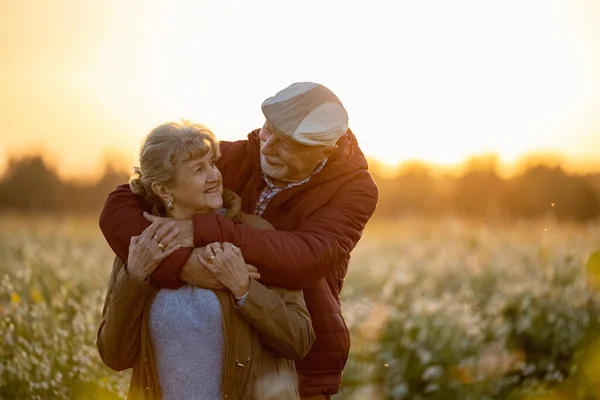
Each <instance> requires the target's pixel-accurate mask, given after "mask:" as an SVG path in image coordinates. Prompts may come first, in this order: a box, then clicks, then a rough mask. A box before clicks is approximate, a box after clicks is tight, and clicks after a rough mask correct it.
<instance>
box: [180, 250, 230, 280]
mask: <svg viewBox="0 0 600 400" xmlns="http://www.w3.org/2000/svg"><path fill="white" fill-rule="evenodd" d="M206 254H207V250H206V247H198V248H196V249H194V251H193V252H192V255H191V256H190V258H189V259H188V260H187V262H186V263H185V265H184V266H183V269H182V270H181V274H180V275H179V278H181V280H182V281H184V282H187V283H189V284H190V285H192V286H196V287H199V288H203V289H210V290H224V289H225V286H223V285H222V284H221V283H220V282H219V281H218V280H217V278H215V276H214V275H213V273H212V272H210V271H209V270H208V269H207V268H205V267H204V266H203V265H202V264H200V262H199V261H198V258H199V257H202V258H204V257H209V256H207V255H206Z"/></svg>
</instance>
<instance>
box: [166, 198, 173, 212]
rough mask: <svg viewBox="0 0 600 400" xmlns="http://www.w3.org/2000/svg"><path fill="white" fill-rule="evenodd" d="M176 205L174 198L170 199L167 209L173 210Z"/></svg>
mask: <svg viewBox="0 0 600 400" xmlns="http://www.w3.org/2000/svg"><path fill="white" fill-rule="evenodd" d="M174 208H175V207H173V200H169V202H168V203H167V210H169V211H173V209H174Z"/></svg>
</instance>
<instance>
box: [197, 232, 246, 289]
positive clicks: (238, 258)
mask: <svg viewBox="0 0 600 400" xmlns="http://www.w3.org/2000/svg"><path fill="white" fill-rule="evenodd" d="M207 248H208V249H207V251H210V255H209V256H208V259H205V258H204V257H202V256H200V255H198V256H197V259H198V261H199V262H200V264H202V265H203V266H204V267H206V269H208V270H209V271H210V272H212V273H213V274H214V276H215V278H217V280H218V281H219V282H221V284H223V286H225V287H226V288H227V289H229V290H230V291H231V292H232V293H233V294H234V295H235V296H236V297H242V296H243V295H244V294H246V293H247V292H248V290H249V288H250V279H251V272H249V270H250V269H256V268H254V267H252V266H248V267H247V266H246V262H245V261H244V257H243V256H242V252H241V251H240V249H239V248H237V247H235V246H234V245H232V244H231V243H223V245H221V244H220V243H211V244H210V245H209V246H207Z"/></svg>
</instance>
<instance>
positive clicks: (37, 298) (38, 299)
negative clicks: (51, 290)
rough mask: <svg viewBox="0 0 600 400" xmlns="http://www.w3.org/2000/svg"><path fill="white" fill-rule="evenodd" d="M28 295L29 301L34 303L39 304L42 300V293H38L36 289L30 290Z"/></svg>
mask: <svg viewBox="0 0 600 400" xmlns="http://www.w3.org/2000/svg"><path fill="white" fill-rule="evenodd" d="M30 295H31V300H33V301H34V302H35V303H41V302H42V301H43V300H44V296H43V295H42V292H40V291H39V290H37V289H31V292H30Z"/></svg>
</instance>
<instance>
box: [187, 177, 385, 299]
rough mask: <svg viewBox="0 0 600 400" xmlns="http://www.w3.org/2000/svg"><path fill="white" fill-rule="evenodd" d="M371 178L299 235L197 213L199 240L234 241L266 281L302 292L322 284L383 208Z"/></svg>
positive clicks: (344, 193)
mask: <svg viewBox="0 0 600 400" xmlns="http://www.w3.org/2000/svg"><path fill="white" fill-rule="evenodd" d="M377 196H378V192H377V186H376V185H375V182H374V181H373V180H372V178H371V177H370V176H369V175H367V176H365V177H364V178H362V179H357V180H355V181H353V182H351V183H350V184H347V185H345V186H344V187H342V188H341V189H340V190H339V191H338V192H337V193H336V195H335V197H333V198H332V199H331V200H330V201H329V203H328V204H326V205H324V206H323V207H321V208H319V209H318V210H317V211H316V212H315V213H313V214H312V215H311V216H310V217H308V218H307V219H306V220H305V221H304V222H303V223H302V224H301V225H300V226H299V227H298V229H297V230H295V231H291V232H285V231H271V230H256V229H253V228H251V227H249V226H246V225H236V224H234V223H232V222H231V221H229V220H227V219H225V218H223V217H221V216H215V215H194V217H193V221H194V242H195V246H196V247H200V246H203V245H206V244H209V243H211V242H231V243H233V244H235V245H237V246H238V247H240V249H241V250H242V253H243V254H244V258H245V260H246V262H247V263H248V264H253V265H255V266H256V267H257V268H258V269H259V271H260V274H261V281H262V282H265V283H266V284H268V285H271V286H279V287H284V288H287V289H292V290H301V289H303V288H305V287H308V286H310V285H312V284H315V283H316V282H318V281H319V280H320V279H321V278H323V277H324V276H325V275H326V274H327V273H328V272H329V271H331V269H332V268H334V267H335V266H336V264H337V262H339V260H341V259H342V258H344V257H347V256H348V254H349V253H350V252H351V251H352V249H353V248H354V246H356V243H358V240H359V239H360V237H361V235H362V231H363V229H364V227H365V225H366V224H367V222H368V220H369V219H370V218H371V215H372V214H373V212H374V211H375V206H376V205H377Z"/></svg>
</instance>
